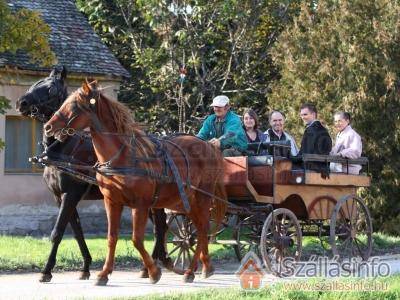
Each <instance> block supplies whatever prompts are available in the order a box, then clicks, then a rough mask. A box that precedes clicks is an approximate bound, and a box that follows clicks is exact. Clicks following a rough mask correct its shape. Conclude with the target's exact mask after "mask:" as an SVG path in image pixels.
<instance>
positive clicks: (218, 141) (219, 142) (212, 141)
mask: <svg viewBox="0 0 400 300" xmlns="http://www.w3.org/2000/svg"><path fill="white" fill-rule="evenodd" d="M209 143H210V144H212V145H214V146H215V147H217V148H221V141H220V140H219V139H216V138H212V139H211V140H209Z"/></svg>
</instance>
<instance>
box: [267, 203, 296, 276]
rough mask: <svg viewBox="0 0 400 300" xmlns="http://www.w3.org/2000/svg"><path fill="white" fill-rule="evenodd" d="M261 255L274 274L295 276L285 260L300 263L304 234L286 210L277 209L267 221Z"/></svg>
mask: <svg viewBox="0 0 400 300" xmlns="http://www.w3.org/2000/svg"><path fill="white" fill-rule="evenodd" d="M260 244H261V246H260V248H261V255H262V258H263V261H264V264H265V265H266V266H267V267H268V269H269V270H270V271H271V273H272V274H274V275H276V276H279V277H284V276H290V275H293V274H292V273H293V271H294V270H293V269H291V268H287V267H286V266H288V265H286V264H284V261H283V260H284V259H288V258H290V261H291V263H294V262H296V261H299V259H300V256H301V250H302V233H301V228H300V224H299V221H298V220H297V217H296V216H295V214H294V213H293V212H291V211H290V210H288V209H286V208H278V209H275V210H274V211H273V212H272V213H270V214H269V215H268V218H267V219H266V220H265V223H264V226H263V229H262V234H261V242H260Z"/></svg>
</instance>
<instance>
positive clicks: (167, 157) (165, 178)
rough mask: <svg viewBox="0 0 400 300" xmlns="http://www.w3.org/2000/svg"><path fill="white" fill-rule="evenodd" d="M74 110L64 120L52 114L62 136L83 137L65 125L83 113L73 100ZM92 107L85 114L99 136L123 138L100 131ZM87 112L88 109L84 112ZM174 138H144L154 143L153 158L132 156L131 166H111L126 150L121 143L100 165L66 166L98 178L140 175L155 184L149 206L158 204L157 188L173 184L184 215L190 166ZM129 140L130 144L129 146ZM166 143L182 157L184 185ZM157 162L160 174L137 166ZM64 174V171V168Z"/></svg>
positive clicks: (62, 115)
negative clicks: (140, 163)
mask: <svg viewBox="0 0 400 300" xmlns="http://www.w3.org/2000/svg"><path fill="white" fill-rule="evenodd" d="M72 104H73V105H74V107H72V112H73V115H72V116H71V117H70V118H67V117H66V116H65V115H64V114H63V113H61V112H60V111H57V112H56V115H57V117H58V118H60V119H61V120H62V121H63V122H64V123H65V126H64V127H63V128H62V129H61V132H62V133H63V134H65V135H69V136H72V135H81V134H82V132H83V133H84V134H86V132H85V131H78V130H75V129H73V128H71V127H69V125H70V124H71V123H72V121H73V120H74V119H75V118H77V117H78V113H76V112H77V110H85V108H83V107H82V106H80V105H78V104H77V103H76V101H74V102H72ZM92 109H93V107H92V106H91V107H90V108H89V110H90V111H89V113H90V114H91V115H92V117H93V119H92V121H93V122H94V125H95V128H96V131H98V132H101V133H102V134H107V135H115V136H125V137H127V135H126V134H119V133H113V132H104V131H102V126H101V123H100V120H99V119H98V117H97V115H96V114H95V113H94V112H93V110H92ZM86 111H88V109H86ZM179 135H186V134H179ZM176 136H178V135H174V136H172V137H168V138H161V139H160V138H158V137H156V136H151V135H146V137H147V138H149V140H150V141H151V142H152V143H153V144H154V146H155V149H156V150H155V153H156V155H155V157H136V155H134V157H133V161H134V164H133V166H129V167H112V164H113V162H114V161H115V160H116V159H117V158H118V157H119V156H120V155H121V154H122V153H123V151H124V150H125V149H126V147H127V145H126V144H125V143H124V144H123V145H122V146H121V147H120V149H119V150H118V151H117V152H116V153H115V154H114V155H113V157H112V158H111V159H109V160H108V161H106V162H104V163H100V162H96V163H95V165H94V166H84V165H78V164H69V163H68V166H69V167H73V168H77V169H86V170H87V169H89V168H90V169H91V170H94V171H96V172H98V173H100V174H101V175H104V176H114V175H133V176H141V177H149V178H151V179H154V180H155V182H156V188H155V192H154V194H153V200H152V206H155V205H156V203H157V202H158V199H159V196H160V189H161V185H162V184H166V183H176V184H177V188H178V192H179V195H180V197H181V199H182V202H183V206H184V209H185V211H186V212H189V211H190V204H189V199H188V197H187V194H186V191H185V187H184V186H186V187H192V185H191V183H190V176H189V175H190V164H189V160H188V158H187V155H186V153H185V151H184V150H183V149H182V148H181V147H180V146H179V145H177V144H176V143H174V142H173V141H171V139H172V138H174V137H176ZM129 137H130V142H129V145H130V146H131V149H132V150H133V151H132V153H135V150H136V147H135V146H136V143H135V136H134V135H133V136H129ZM132 141H133V142H134V144H133V145H132ZM166 144H169V145H171V146H172V147H174V148H176V149H177V150H178V151H179V152H180V153H181V154H182V156H183V158H184V160H185V164H186V182H185V183H184V182H183V181H182V178H181V176H180V174H179V170H178V168H177V166H176V164H175V162H174V160H173V159H172V157H171V154H170V153H169V151H168V149H167V147H166ZM158 159H161V166H162V171H161V173H158V172H155V171H153V170H151V169H145V168H138V167H137V164H138V163H139V162H144V163H146V162H147V163H149V162H151V161H155V160H158ZM64 171H65V169H64ZM169 171H170V173H171V174H172V176H169V175H168V173H169Z"/></svg>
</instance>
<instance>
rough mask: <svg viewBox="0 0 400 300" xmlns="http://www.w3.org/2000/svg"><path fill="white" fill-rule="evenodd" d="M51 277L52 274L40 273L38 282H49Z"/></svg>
mask: <svg viewBox="0 0 400 300" xmlns="http://www.w3.org/2000/svg"><path fill="white" fill-rule="evenodd" d="M51 278H53V275H51V274H45V273H42V276H40V279H39V282H50V281H51Z"/></svg>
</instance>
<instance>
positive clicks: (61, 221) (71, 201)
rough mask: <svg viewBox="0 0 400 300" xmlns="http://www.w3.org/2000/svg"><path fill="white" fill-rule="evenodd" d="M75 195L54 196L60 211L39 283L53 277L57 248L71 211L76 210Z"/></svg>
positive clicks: (48, 280)
mask: <svg viewBox="0 0 400 300" xmlns="http://www.w3.org/2000/svg"><path fill="white" fill-rule="evenodd" d="M76 199H80V198H77V197H76V195H75V194H71V193H64V194H63V195H62V196H61V197H60V198H59V197H57V196H56V200H57V202H58V203H60V202H61V204H60V209H59V211H58V216H57V221H56V223H55V224H54V227H53V230H52V232H51V235H50V240H51V242H52V247H51V251H50V255H49V258H48V259H47V263H46V265H45V267H44V269H43V271H42V276H41V277H40V279H39V281H40V282H50V281H51V278H52V277H53V275H52V274H51V271H52V270H53V268H54V266H55V264H56V256H57V250H58V246H59V245H60V243H61V240H62V238H63V236H64V232H65V228H66V227H67V224H68V222H69V220H70V219H71V215H72V213H73V210H74V209H76V205H77V204H78V201H77V200H76Z"/></svg>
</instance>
